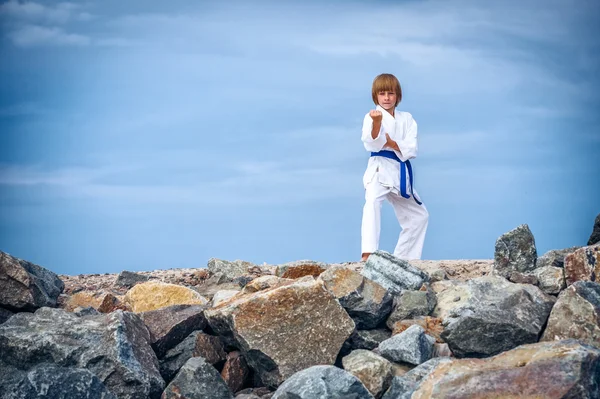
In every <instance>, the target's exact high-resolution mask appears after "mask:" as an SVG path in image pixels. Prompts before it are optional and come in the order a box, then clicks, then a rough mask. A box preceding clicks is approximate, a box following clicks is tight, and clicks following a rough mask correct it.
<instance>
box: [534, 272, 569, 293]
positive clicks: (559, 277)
mask: <svg viewBox="0 0 600 399" xmlns="http://www.w3.org/2000/svg"><path fill="white" fill-rule="evenodd" d="M533 272H534V273H535V276H536V277H537V279H538V287H540V289H541V290H542V291H544V292H545V293H546V294H552V295H556V294H558V293H559V292H560V291H562V290H563V289H564V288H565V287H566V286H567V284H566V282H565V271H564V269H563V268H562V267H555V266H543V267H538V268H537V269H535V270H534V271H533Z"/></svg>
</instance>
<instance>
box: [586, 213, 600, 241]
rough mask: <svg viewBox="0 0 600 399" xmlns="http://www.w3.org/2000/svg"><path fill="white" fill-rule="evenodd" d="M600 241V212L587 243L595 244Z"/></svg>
mask: <svg viewBox="0 0 600 399" xmlns="http://www.w3.org/2000/svg"><path fill="white" fill-rule="evenodd" d="M598 243H600V214H598V216H596V220H595V221H594V227H593V229H592V234H591V235H590V239H589V240H588V242H587V245H594V244H598Z"/></svg>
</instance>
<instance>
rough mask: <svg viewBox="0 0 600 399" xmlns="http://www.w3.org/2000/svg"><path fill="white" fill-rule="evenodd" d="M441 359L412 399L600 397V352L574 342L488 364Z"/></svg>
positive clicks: (527, 349) (528, 348)
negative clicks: (599, 371)
mask: <svg viewBox="0 0 600 399" xmlns="http://www.w3.org/2000/svg"><path fill="white" fill-rule="evenodd" d="M437 359H441V361H439V362H438V363H437V364H436V365H435V367H433V368H432V370H431V371H430V372H428V373H427V378H422V379H421V380H420V381H419V382H418V385H417V387H416V389H415V391H414V393H413V394H412V396H411V398H412V399H425V398H432V399H436V398H459V397H470V398H492V397H493V398H544V399H558V398H578V399H579V398H581V399H592V398H598V397H600V373H598V370H600V350H598V349H597V348H593V347H590V346H585V345H582V344H580V343H578V342H576V341H572V340H567V341H554V342H540V343H535V344H528V345H522V346H520V347H518V348H515V349H512V350H510V351H507V352H504V353H501V354H499V355H496V356H494V357H491V358H487V359H448V358H437ZM415 370H416V369H415ZM413 371H414V370H412V371H411V372H409V373H407V374H406V375H405V378H406V376H409V374H410V373H412V372H413ZM409 377H410V376H409ZM465 395H468V396H465Z"/></svg>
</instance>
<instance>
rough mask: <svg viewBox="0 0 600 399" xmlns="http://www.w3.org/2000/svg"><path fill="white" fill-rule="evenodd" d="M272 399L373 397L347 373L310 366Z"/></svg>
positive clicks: (331, 367)
mask: <svg viewBox="0 0 600 399" xmlns="http://www.w3.org/2000/svg"><path fill="white" fill-rule="evenodd" d="M272 399H373V395H371V394H370V393H369V391H368V390H367V388H365V386H364V385H363V384H362V383H361V382H360V380H359V379H358V378H356V377H355V376H353V375H352V374H350V373H348V372H347V371H344V370H341V369H339V368H337V367H334V366H312V367H309V368H307V369H304V370H302V371H299V372H297V373H295V374H294V375H292V376H291V377H290V378H288V379H287V380H286V381H285V382H284V383H283V384H281V385H280V386H279V388H278V389H277V391H275V395H273V397H272Z"/></svg>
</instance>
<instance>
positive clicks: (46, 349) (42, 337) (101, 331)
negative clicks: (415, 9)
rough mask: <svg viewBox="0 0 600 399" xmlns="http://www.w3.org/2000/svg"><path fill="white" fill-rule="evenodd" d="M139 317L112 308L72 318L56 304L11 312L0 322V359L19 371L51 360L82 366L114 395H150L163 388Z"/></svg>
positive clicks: (140, 396) (124, 396) (153, 395)
mask: <svg viewBox="0 0 600 399" xmlns="http://www.w3.org/2000/svg"><path fill="white" fill-rule="evenodd" d="M149 340H150V334H149V333H148V330H147V329H146V327H145V326H144V323H143V322H142V320H141V319H140V317H139V316H138V315H136V314H134V313H128V312H123V311H121V310H118V311H116V312H113V313H109V314H103V315H100V316H86V317H78V316H76V315H74V314H72V313H68V312H66V311H64V310H62V309H52V308H41V309H39V310H37V311H36V312H35V313H34V314H31V313H17V314H15V315H14V316H12V317H11V318H10V319H9V320H8V321H7V322H6V323H4V324H2V325H0V353H2V359H3V360H6V361H10V363H11V365H12V366H14V367H17V368H19V369H22V370H31V369H33V368H34V367H35V366H37V365H38V364H39V363H44V362H48V361H51V362H52V363H54V364H55V365H56V366H61V367H80V368H87V369H88V370H89V371H91V372H92V373H94V374H95V375H96V376H97V377H98V378H99V379H100V381H102V382H103V383H104V385H106V387H107V388H108V389H109V390H110V391H111V392H112V393H113V394H114V395H115V396H117V397H119V398H131V399H137V398H140V399H141V398H156V397H158V396H160V393H161V391H162V389H163V387H164V381H163V379H162V378H161V376H160V374H159V371H158V361H157V359H156V356H155V354H154V352H153V351H152V348H151V347H150V343H149Z"/></svg>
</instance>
